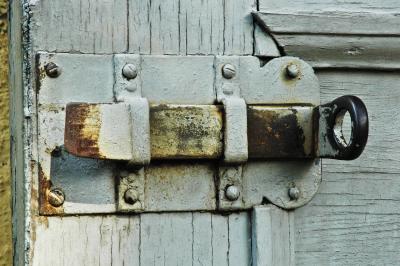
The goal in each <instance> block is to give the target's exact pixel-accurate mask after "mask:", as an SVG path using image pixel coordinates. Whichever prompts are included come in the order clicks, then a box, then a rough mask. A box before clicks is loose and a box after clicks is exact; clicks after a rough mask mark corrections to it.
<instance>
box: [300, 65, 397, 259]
mask: <svg viewBox="0 0 400 266" xmlns="http://www.w3.org/2000/svg"><path fill="white" fill-rule="evenodd" d="M318 75H319V78H320V81H321V95H322V102H327V101H329V100H331V99H333V98H335V97H338V96H339V95H343V94H354V95H358V96H359V97H360V98H361V99H362V100H363V101H364V102H365V103H366V106H367V108H368V112H369V119H370V134H369V139H368V144H367V146H366V149H365V151H364V153H363V154H362V155H361V157H360V158H358V159H357V160H355V161H348V162H343V161H334V160H324V161H323V182H322V184H321V187H320V191H319V193H318V194H317V195H316V197H315V198H314V199H313V201H311V202H310V203H309V204H308V205H307V206H305V207H304V208H300V209H298V210H296V211H295V230H296V234H295V243H296V248H295V250H296V264H297V265H398V264H399V263H400V256H399V252H398V247H399V245H400V238H399V236H398V232H399V228H400V208H399V201H400V197H399V191H400V179H399V178H398V176H399V173H400V163H399V160H400V146H399V144H400V142H399V134H398V131H399V121H400V112H399V109H398V103H399V102H400V91H399V90H398V84H399V82H400V75H399V74H397V73H385V72H362V71H355V72H349V71H320V72H318Z"/></svg>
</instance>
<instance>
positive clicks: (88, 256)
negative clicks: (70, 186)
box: [32, 212, 251, 266]
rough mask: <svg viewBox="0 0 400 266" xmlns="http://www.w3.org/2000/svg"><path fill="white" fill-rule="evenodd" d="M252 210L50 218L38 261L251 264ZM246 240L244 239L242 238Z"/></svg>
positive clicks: (41, 226)
mask: <svg viewBox="0 0 400 266" xmlns="http://www.w3.org/2000/svg"><path fill="white" fill-rule="evenodd" d="M249 219H250V215H249V214H248V213H240V214H231V215H228V216H221V215H216V214H210V213H191V212H186V213H164V214H157V213H152V214H143V215H140V216H139V215H138V216H102V217H99V216H78V217H49V218H47V219H41V220H40V222H38V223H37V226H36V233H37V234H38V235H39V236H40V237H39V238H38V239H37V240H36V242H35V250H38V251H43V250H46V256H43V254H41V253H39V252H37V253H34V256H33V262H32V265H41V266H42V265H60V266H62V265H132V266H134V265H138V266H139V265H143V266H147V265H183V266H186V265H215V266H223V265H240V266H243V265H249V264H248V263H249V262H250V249H251V232H250V224H251V223H250V220H249ZM242 240H244V241H242Z"/></svg>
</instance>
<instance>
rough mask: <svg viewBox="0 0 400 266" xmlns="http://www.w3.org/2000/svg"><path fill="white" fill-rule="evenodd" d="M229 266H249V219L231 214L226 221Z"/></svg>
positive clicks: (242, 215)
mask: <svg viewBox="0 0 400 266" xmlns="http://www.w3.org/2000/svg"><path fill="white" fill-rule="evenodd" d="M228 231H229V252H228V259H229V265H230V266H243V265H251V217H250V215H245V214H243V213H233V214H231V215H230V216H229V220H228Z"/></svg>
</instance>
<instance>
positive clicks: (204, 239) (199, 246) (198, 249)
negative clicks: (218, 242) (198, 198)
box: [192, 212, 213, 266]
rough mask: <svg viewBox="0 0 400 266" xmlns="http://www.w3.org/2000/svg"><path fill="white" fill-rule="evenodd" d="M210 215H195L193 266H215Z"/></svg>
mask: <svg viewBox="0 0 400 266" xmlns="http://www.w3.org/2000/svg"><path fill="white" fill-rule="evenodd" d="M211 225H212V224H211V214H210V213H196V212H194V213H193V261H192V265H193V266H211V265H213V246H212V232H213V231H212V227H211Z"/></svg>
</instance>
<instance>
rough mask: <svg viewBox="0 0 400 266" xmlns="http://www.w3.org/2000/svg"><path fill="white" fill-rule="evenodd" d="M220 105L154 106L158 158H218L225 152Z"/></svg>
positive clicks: (152, 133) (154, 153)
mask: <svg viewBox="0 0 400 266" xmlns="http://www.w3.org/2000/svg"><path fill="white" fill-rule="evenodd" d="M222 127H223V121H222V113H221V108H220V107H219V106H212V105H206V106H192V105H183V106H178V105H156V106H152V107H151V108H150V139H151V155H152V158H154V159H161V158H173V159H194V158H198V159H215V158H219V157H220V156H221V154H222V148H223V147H222Z"/></svg>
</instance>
